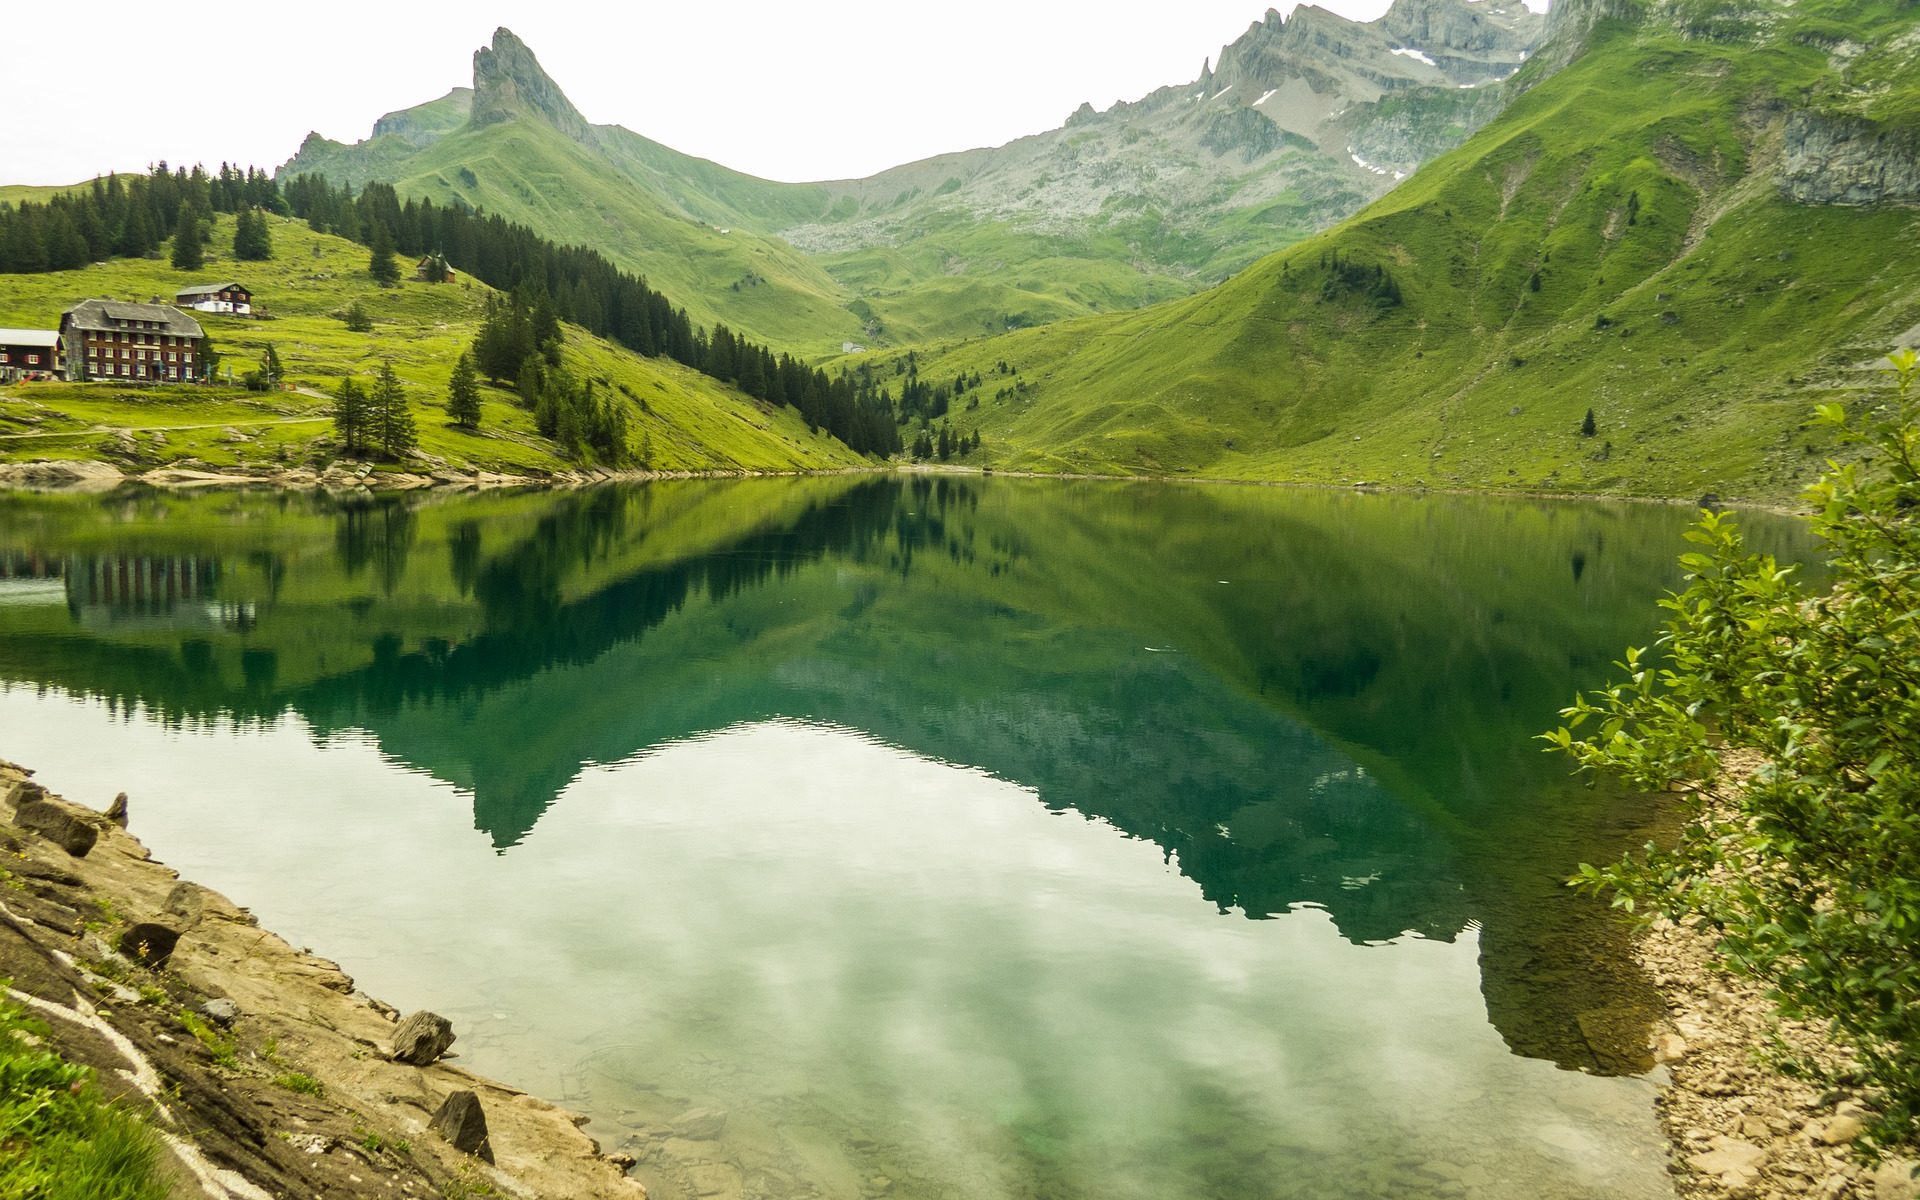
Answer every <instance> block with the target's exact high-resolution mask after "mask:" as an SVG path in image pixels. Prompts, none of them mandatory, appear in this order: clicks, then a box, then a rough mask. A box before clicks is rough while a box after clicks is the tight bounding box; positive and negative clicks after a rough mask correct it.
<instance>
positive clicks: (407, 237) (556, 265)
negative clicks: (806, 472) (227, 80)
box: [284, 175, 902, 455]
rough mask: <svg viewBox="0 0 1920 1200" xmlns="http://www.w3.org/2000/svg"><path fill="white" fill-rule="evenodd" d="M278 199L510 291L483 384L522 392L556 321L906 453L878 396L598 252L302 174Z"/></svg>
mask: <svg viewBox="0 0 1920 1200" xmlns="http://www.w3.org/2000/svg"><path fill="white" fill-rule="evenodd" d="M284 192H285V196H286V200H287V203H288V206H289V207H290V209H291V211H292V212H293V214H294V215H295V216H297V217H301V218H303V219H305V220H306V221H307V223H308V224H309V225H311V226H312V227H313V228H314V229H315V230H317V231H319V232H322V233H332V234H336V235H339V236H341V237H345V238H348V239H350V240H353V241H356V242H359V243H361V244H362V245H366V246H369V247H376V246H378V245H379V244H380V243H382V242H387V241H390V242H391V244H392V245H393V246H394V247H395V249H396V250H397V251H398V252H399V253H401V254H402V255H405V256H407V257H409V258H418V257H423V256H426V255H429V254H438V255H442V256H444V258H445V259H446V261H447V262H449V263H452V264H454V265H455V266H458V267H459V268H460V269H462V270H465V271H467V272H468V273H469V274H471V275H472V276H474V277H475V278H476V279H479V280H480V281H481V282H483V283H486V284H488V285H490V286H492V287H494V288H496V289H498V290H500V291H503V292H507V293H509V294H510V295H511V296H512V297H513V299H512V300H511V302H509V303H507V304H503V305H499V306H497V308H498V310H499V311H497V312H490V313H489V318H488V322H487V327H486V328H483V330H482V332H481V336H480V339H479V341H478V342H476V344H475V347H474V365H475V366H476V367H477V368H478V369H479V370H480V371H481V372H482V373H483V374H485V375H486V376H487V377H488V378H490V379H494V380H496V381H500V382H503V383H509V384H515V385H517V384H518V383H519V382H520V376H521V369H522V367H523V366H524V365H525V364H526V362H527V361H528V360H529V359H530V358H532V357H533V356H534V355H536V354H538V353H540V349H541V347H542V346H543V345H544V344H545V342H546V340H547V339H546V338H545V337H544V336H542V334H544V332H545V331H546V329H547V328H548V327H551V329H552V330H553V331H554V332H555V333H556V335H557V330H558V323H559V322H560V321H563V320H564V321H570V322H572V323H573V324H576V325H579V326H581V327H582V328H584V329H586V330H588V331H589V332H591V333H595V334H598V335H600V336H601V337H604V338H607V339H608V340H609V341H613V342H618V343H619V344H620V345H623V346H625V347H627V348H628V349H629V350H633V351H635V352H637V353H639V354H643V355H646V356H647V357H650V358H670V359H673V360H674V361H676V362H679V363H683V364H685V365H686V366H689V367H692V368H693V369H694V370H697V371H700V372H703V373H704V374H707V375H709V376H711V377H713V378H715V379H718V380H720V381H722V382H725V383H732V384H735V385H737V386H738V387H739V388H740V390H741V391H744V392H745V393H747V394H748V395H749V396H752V397H754V398H755V399H756V400H762V401H766V402H767V403H770V404H779V405H786V406H788V407H791V408H793V409H795V410H796V411H797V412H798V413H799V414H800V415H801V417H802V418H804V419H805V420H806V421H807V424H808V426H809V427H810V428H815V429H825V430H826V431H827V432H828V433H830V434H832V435H833V436H834V437H836V438H839V439H840V440H841V441H842V442H845V443H846V444H847V445H848V446H850V447H852V448H853V449H854V450H857V451H860V452H861V453H865V454H882V455H885V454H895V453H898V452H899V451H900V450H901V449H902V445H901V440H900V433H899V428H898V425H897V423H896V421H895V417H894V412H893V409H892V406H891V402H890V400H889V401H886V402H884V403H883V399H882V393H881V392H880V391H877V390H873V389H866V390H864V391H863V389H860V388H857V387H856V386H855V384H854V382H853V381H852V380H851V379H850V378H849V377H848V376H847V375H845V374H844V373H842V374H841V375H839V376H837V377H830V376H828V375H827V373H826V372H824V371H820V370H817V369H814V368H810V367H807V366H806V365H805V364H803V363H800V362H798V361H796V360H795V359H794V358H793V357H792V356H791V355H788V354H778V355H776V354H775V353H774V352H773V351H772V350H771V349H769V348H768V347H766V346H763V345H761V344H759V343H757V342H753V341H750V340H748V339H746V338H743V337H740V336H739V335H738V334H736V333H734V332H733V331H732V330H730V329H728V328H727V327H726V326H725V325H723V324H721V325H716V326H715V327H714V329H713V331H712V332H711V333H708V332H707V331H706V330H705V329H702V328H700V327H697V326H695V325H694V324H693V322H692V320H691V319H690V318H689V317H688V315H687V311H686V309H684V308H679V307H675V306H674V305H673V304H672V303H671V302H670V301H669V300H668V299H667V298H666V297H665V296H663V295H662V294H661V293H659V292H657V291H655V290H653V289H652V288H651V287H649V286H648V285H647V282H646V280H644V279H642V278H640V277H638V276H635V275H632V274H629V273H628V272H625V271H622V270H620V269H619V268H618V267H616V266H614V265H613V263H612V262H610V261H609V260H608V259H607V258H606V257H604V256H603V255H601V254H600V253H599V252H598V251H595V250H591V249H587V248H585V247H581V246H560V245H556V244H555V243H553V242H551V241H548V240H547V239H545V238H542V237H540V236H539V235H538V234H536V233H534V232H533V231H532V230H530V229H528V228H526V227H525V226H523V225H515V224H510V223H509V222H507V221H506V220H505V219H503V218H501V217H499V216H487V215H485V214H483V213H479V212H476V211H474V210H473V209H470V208H468V207H466V206H465V205H461V204H454V205H436V204H434V203H433V201H432V200H431V199H423V200H414V199H411V198H410V199H408V200H406V201H404V202H403V201H401V200H400V198H399V195H398V193H396V192H395V191H394V189H393V187H392V186H391V185H388V184H383V183H369V184H367V185H366V186H365V187H364V188H362V189H361V190H360V191H359V193H358V194H357V195H356V194H355V192H354V190H353V188H352V187H351V186H349V185H345V184H340V185H334V184H332V183H329V182H328V181H327V179H326V178H325V177H324V176H319V175H302V176H299V177H298V178H296V179H293V180H291V181H289V182H288V183H287V185H286V187H285V189H284ZM536 322H537V323H538V324H539V325H540V326H541V328H540V329H539V330H536V329H535V325H536ZM550 365H553V364H550ZM524 394H525V393H524V391H523V396H524ZM533 403H535V404H536V406H537V404H538V400H537V398H536V399H535V400H534V401H533Z"/></svg>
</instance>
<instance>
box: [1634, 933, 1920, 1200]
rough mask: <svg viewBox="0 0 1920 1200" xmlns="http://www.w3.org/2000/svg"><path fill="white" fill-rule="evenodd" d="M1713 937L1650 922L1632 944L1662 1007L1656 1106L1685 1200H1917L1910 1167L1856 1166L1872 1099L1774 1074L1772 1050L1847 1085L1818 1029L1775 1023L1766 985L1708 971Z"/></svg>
mask: <svg viewBox="0 0 1920 1200" xmlns="http://www.w3.org/2000/svg"><path fill="white" fill-rule="evenodd" d="M1713 949H1714V939H1713V937H1712V936H1711V935H1710V934H1709V933H1708V932H1706V931H1705V930H1703V929H1702V928H1701V927H1700V926H1699V924H1698V923H1697V922H1695V921H1686V922H1682V923H1679V924H1676V923H1674V922H1672V921H1669V920H1666V919H1665V918H1658V919H1656V920H1655V921H1654V922H1653V923H1652V924H1651V925H1650V926H1648V928H1647V929H1646V931H1645V933H1644V935H1643V936H1642V937H1641V938H1640V939H1639V941H1638V942H1637V945H1636V954H1637V956H1638V958H1639V960H1640V964H1641V966H1642V967H1644V968H1645V969H1646V971H1647V973H1648V975H1649V976H1650V977H1651V978H1652V980H1653V982H1654V985H1655V986H1656V987H1657V988H1658V989H1659V991H1660V994H1661V996H1662V998H1663V999H1664V1000H1665V1001H1666V1004H1667V1013H1668V1020H1667V1022H1666V1023H1665V1024H1664V1025H1663V1026H1661V1027H1659V1028H1657V1029H1656V1030H1655V1031H1654V1034H1653V1039H1652V1050H1653V1056H1654V1059H1655V1061H1656V1062H1659V1063H1662V1064H1664V1065H1665V1067H1666V1070H1667V1073H1668V1080H1667V1082H1666V1084H1665V1086H1663V1087H1662V1089H1661V1092H1660V1096H1659V1099H1658V1101H1657V1104H1658V1108H1659V1113H1660V1122H1661V1125H1662V1127H1663V1128H1664V1129H1665V1130H1666V1134H1667V1140H1668V1143H1669V1146H1670V1147H1671V1155H1672V1160H1671V1169H1672V1171H1673V1173H1674V1182H1675V1190H1676V1191H1677V1192H1678V1193H1679V1195H1680V1196H1682V1197H1683V1198H1685V1200H1787V1198H1789V1197H1802V1196H1815V1197H1820V1198H1821V1200H1842V1198H1853V1200H1916V1198H1917V1197H1920V1181H1917V1180H1916V1179H1915V1177H1914V1171H1915V1169H1916V1164H1915V1162H1914V1161H1913V1160H1912V1159H1911V1158H1908V1157H1900V1156H1898V1155H1889V1156H1888V1157H1886V1158H1884V1159H1882V1160H1881V1161H1880V1162H1879V1163H1878V1164H1877V1165H1871V1166H1870V1165H1866V1164H1864V1163H1862V1162H1861V1161H1860V1160H1859V1159H1858V1158H1857V1157H1856V1156H1855V1155H1854V1153H1853V1152H1852V1143H1853V1142H1854V1141H1855V1139H1857V1138H1858V1137H1859V1136H1860V1135H1861V1133H1863V1132H1864V1129H1865V1125H1864V1118H1865V1117H1866V1116H1867V1115H1869V1105H1870V1104H1871V1102H1872V1097H1871V1096H1870V1095H1868V1094H1866V1093H1864V1092H1861V1091H1855V1090H1849V1089H1845V1088H1840V1089H1830V1088H1827V1087H1825V1086H1822V1085H1819V1084H1815V1083H1811V1082H1808V1081H1806V1080H1802V1079H1796V1078H1793V1077H1791V1076H1788V1075H1783V1074H1781V1073H1780V1072H1779V1071H1778V1070H1775V1069H1773V1067H1772V1066H1770V1065H1769V1063H1770V1061H1774V1060H1775V1059H1774V1058H1773V1056H1771V1055H1770V1054H1769V1051H1770V1050H1771V1049H1775V1048H1778V1049H1780V1050H1784V1051H1785V1052H1786V1053H1787V1054H1789V1055H1791V1056H1793V1057H1796V1058H1801V1059H1804V1060H1807V1061H1812V1062H1817V1063H1819V1064H1821V1065H1822V1066H1823V1067H1825V1068H1828V1069H1829V1070H1830V1071H1831V1072H1832V1073H1833V1074H1835V1075H1836V1076H1838V1077H1842V1078H1844V1077H1845V1075H1846V1073H1847V1068H1848V1066H1849V1065H1850V1064H1849V1061H1848V1057H1847V1055H1846V1054H1845V1053H1844V1051H1843V1050H1842V1049H1841V1048H1839V1047H1837V1046H1835V1045H1834V1044H1833V1042H1832V1041H1831V1040H1830V1039H1829V1038H1828V1036H1827V1032H1826V1029H1825V1026H1824V1025H1822V1024H1820V1023H1818V1022H1808V1021H1793V1020H1785V1019H1782V1018H1780V1017H1779V1016H1777V1015H1776V1013H1775V1011H1774V1007H1773V1004H1772V1002H1771V1001H1770V1000H1768V999H1767V996H1766V992H1765V989H1764V988H1763V987H1761V986H1759V985H1756V984H1755V983H1753V982H1752V981H1749V980H1745V979H1740V978H1736V977H1733V976H1731V975H1729V974H1727V973H1726V972H1725V971H1723V970H1720V969H1719V968H1718V967H1717V966H1715V965H1714V960H1713Z"/></svg>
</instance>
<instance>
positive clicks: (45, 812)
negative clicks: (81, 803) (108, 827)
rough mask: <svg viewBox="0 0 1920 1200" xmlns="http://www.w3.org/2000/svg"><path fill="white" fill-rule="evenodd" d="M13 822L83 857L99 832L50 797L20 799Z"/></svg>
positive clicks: (78, 856) (96, 838)
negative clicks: (46, 798)
mask: <svg viewBox="0 0 1920 1200" xmlns="http://www.w3.org/2000/svg"><path fill="white" fill-rule="evenodd" d="M13 823H14V824H15V825H18V826H20V827H21V828H22V829H31V830H33V831H34V832H35V833H37V834H39V835H40V836H42V837H44V838H46V839H47V840H48V841H50V842H53V843H54V844H55V845H57V846H59V847H60V848H61V849H62V850H65V851H66V852H67V853H68V854H71V855H73V856H74V857H75V858H85V857H86V856H87V851H89V850H91V849H93V844H94V843H95V842H96V841H98V840H99V839H100V832H99V831H98V830H96V829H95V828H94V827H93V826H92V825H90V824H88V823H87V822H86V821H85V820H84V819H83V818H82V817H81V816H80V815H79V814H78V813H75V812H74V811H72V810H71V809H70V808H68V807H67V806H66V805H64V804H59V803H56V802H55V801H52V800H44V799H33V800H23V801H22V802H21V803H20V806H19V807H18V808H16V809H14V810H13Z"/></svg>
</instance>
